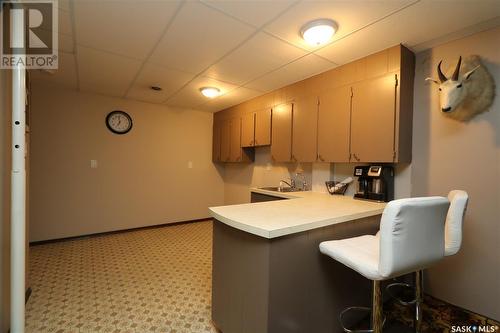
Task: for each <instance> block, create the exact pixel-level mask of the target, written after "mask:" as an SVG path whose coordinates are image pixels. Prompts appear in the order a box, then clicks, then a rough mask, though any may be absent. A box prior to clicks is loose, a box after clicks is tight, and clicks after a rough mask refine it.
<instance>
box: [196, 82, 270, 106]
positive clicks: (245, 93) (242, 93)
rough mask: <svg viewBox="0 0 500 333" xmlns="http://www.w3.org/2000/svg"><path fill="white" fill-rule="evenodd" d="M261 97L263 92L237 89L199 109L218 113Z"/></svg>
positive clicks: (242, 88)
mask: <svg viewBox="0 0 500 333" xmlns="http://www.w3.org/2000/svg"><path fill="white" fill-rule="evenodd" d="M259 95H262V92H260V91H257V90H253V89H248V88H244V87H239V88H237V89H234V90H231V91H230V92H228V93H227V94H225V95H224V96H220V97H219V98H216V99H213V100H211V101H209V102H207V103H206V104H203V105H201V106H199V107H198V109H200V110H203V111H208V112H217V111H220V110H224V109H227V108H229V107H231V106H233V105H237V104H239V103H241V102H244V101H246V100H249V99H251V98H253V97H256V96H259Z"/></svg>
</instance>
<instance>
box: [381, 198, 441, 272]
mask: <svg viewBox="0 0 500 333" xmlns="http://www.w3.org/2000/svg"><path fill="white" fill-rule="evenodd" d="M449 206H450V203H449V201H448V199H447V198H444V197H424V198H409V199H400V200H394V201H391V202H389V203H388V204H387V206H386V208H385V210H384V213H383V214H382V220H381V222H380V261H379V272H380V274H381V275H382V276H383V277H385V278H390V277H395V276H398V275H402V274H406V273H410V272H413V271H417V270H420V269H423V268H426V267H428V266H429V265H431V264H433V263H434V262H436V261H438V260H441V259H442V258H443V257H444V227H445V220H446V213H447V212H448V207H449Z"/></svg>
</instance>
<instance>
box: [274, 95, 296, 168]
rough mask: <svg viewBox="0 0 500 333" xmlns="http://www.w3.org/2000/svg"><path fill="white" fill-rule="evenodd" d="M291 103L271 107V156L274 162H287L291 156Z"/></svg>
mask: <svg viewBox="0 0 500 333" xmlns="http://www.w3.org/2000/svg"><path fill="white" fill-rule="evenodd" d="M292 109H293V106H292V104H282V105H278V106H276V107H274V108H273V111H272V126H271V133H272V134H271V136H272V143H271V158H272V160H273V161H275V162H289V161H290V159H291V157H292Z"/></svg>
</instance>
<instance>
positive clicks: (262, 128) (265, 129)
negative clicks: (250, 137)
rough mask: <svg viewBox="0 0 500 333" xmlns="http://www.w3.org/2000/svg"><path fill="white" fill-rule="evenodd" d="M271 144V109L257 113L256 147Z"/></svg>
mask: <svg viewBox="0 0 500 333" xmlns="http://www.w3.org/2000/svg"><path fill="white" fill-rule="evenodd" d="M270 144H271V109H264V110H260V111H257V112H256V113H255V146H269V145H270Z"/></svg>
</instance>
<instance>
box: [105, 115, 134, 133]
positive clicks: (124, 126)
mask: <svg viewBox="0 0 500 333" xmlns="http://www.w3.org/2000/svg"><path fill="white" fill-rule="evenodd" d="M106 126H107V127H108V129H109V130H110V131H111V132H113V133H116V134H125V133H128V132H129V131H130V130H131V129H132V118H131V117H130V116H129V115H128V114H127V113H126V112H123V111H112V112H110V113H109V114H108V115H107V116H106Z"/></svg>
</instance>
